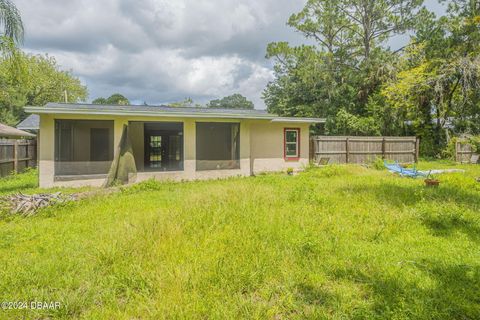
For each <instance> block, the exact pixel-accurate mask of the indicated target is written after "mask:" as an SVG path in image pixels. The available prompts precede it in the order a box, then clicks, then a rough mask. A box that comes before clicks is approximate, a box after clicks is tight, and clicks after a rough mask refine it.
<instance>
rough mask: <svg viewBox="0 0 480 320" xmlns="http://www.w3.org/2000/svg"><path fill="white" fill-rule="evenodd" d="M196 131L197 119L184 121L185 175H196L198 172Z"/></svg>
mask: <svg viewBox="0 0 480 320" xmlns="http://www.w3.org/2000/svg"><path fill="white" fill-rule="evenodd" d="M195 135H196V131H195V120H193V119H186V120H185V121H184V122H183V152H184V153H183V154H184V160H183V165H184V175H185V176H186V177H191V178H193V177H195V174H196V152H197V151H196V144H195V141H196V136H195Z"/></svg>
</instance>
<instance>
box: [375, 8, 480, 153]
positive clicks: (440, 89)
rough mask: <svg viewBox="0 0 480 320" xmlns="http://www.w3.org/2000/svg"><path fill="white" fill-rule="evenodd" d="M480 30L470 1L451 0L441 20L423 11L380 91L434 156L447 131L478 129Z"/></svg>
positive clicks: (425, 150)
mask: <svg viewBox="0 0 480 320" xmlns="http://www.w3.org/2000/svg"><path fill="white" fill-rule="evenodd" d="M479 31H480V4H478V2H475V1H452V2H451V3H450V5H449V8H448V15H447V16H445V17H441V18H440V19H436V18H435V17H434V16H433V15H432V14H430V15H426V16H424V19H423V20H422V21H421V23H420V24H419V25H418V26H417V30H416V32H415V34H414V36H413V37H412V40H411V43H410V45H409V46H408V48H407V50H406V52H405V55H404V56H403V62H402V63H401V64H400V69H401V70H400V72H399V73H398V75H397V76H396V77H395V78H394V79H392V81H389V82H387V83H386V84H385V86H384V89H383V90H382V94H383V96H384V97H385V98H386V103H387V106H393V107H395V108H397V109H398V110H404V114H405V115H406V119H405V120H406V121H408V122H410V123H411V124H412V129H413V130H414V133H415V134H416V135H418V136H420V137H421V141H422V145H421V147H422V152H423V153H424V154H427V155H432V156H433V155H437V154H438V153H439V152H440V150H441V149H442V148H444V147H445V144H446V142H447V140H448V137H449V136H450V135H452V134H453V135H460V134H466V133H469V134H478V133H480V94H479V91H480V36H479V33H480V32H479Z"/></svg>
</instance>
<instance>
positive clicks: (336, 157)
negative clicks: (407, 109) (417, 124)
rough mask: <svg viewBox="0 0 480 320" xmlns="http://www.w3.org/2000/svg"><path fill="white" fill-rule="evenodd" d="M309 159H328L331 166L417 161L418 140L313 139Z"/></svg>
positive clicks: (328, 137)
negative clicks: (338, 164) (377, 159)
mask: <svg viewBox="0 0 480 320" xmlns="http://www.w3.org/2000/svg"><path fill="white" fill-rule="evenodd" d="M311 146H312V148H313V150H311V155H312V158H313V159H312V160H313V161H315V162H318V161H319V160H320V158H330V163H368V162H372V161H374V160H375V158H383V159H388V160H396V161H399V162H403V163H406V162H416V161H417V160H418V146H419V143H418V139H417V138H416V137H347V136H314V137H312V143H311Z"/></svg>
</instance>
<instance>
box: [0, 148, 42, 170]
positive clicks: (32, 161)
mask: <svg viewBox="0 0 480 320" xmlns="http://www.w3.org/2000/svg"><path fill="white" fill-rule="evenodd" d="M36 165H37V141H36V140H13V139H0V177H4V176H7V175H9V174H10V173H12V172H14V171H15V172H22V171H23V170H25V169H26V168H28V167H36Z"/></svg>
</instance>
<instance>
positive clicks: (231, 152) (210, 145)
mask: <svg viewBox="0 0 480 320" xmlns="http://www.w3.org/2000/svg"><path fill="white" fill-rule="evenodd" d="M196 155H197V160H196V167H197V170H198V171H201V170H224V169H240V124H239V123H226V122H197V124H196Z"/></svg>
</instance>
